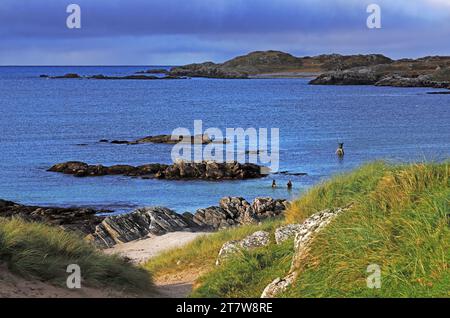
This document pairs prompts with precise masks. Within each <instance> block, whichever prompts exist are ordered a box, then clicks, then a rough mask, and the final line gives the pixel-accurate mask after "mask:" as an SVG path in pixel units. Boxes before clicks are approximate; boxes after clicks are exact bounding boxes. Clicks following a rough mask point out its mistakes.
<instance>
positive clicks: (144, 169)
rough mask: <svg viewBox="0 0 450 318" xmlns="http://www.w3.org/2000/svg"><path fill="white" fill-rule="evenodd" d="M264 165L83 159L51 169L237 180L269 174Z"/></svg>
mask: <svg viewBox="0 0 450 318" xmlns="http://www.w3.org/2000/svg"><path fill="white" fill-rule="evenodd" d="M263 168H264V167H261V166H258V165H256V164H251V163H243V164H241V163H238V162H232V163H217V162H212V161H208V162H198V163H197V162H183V161H180V162H176V163H174V164H172V165H165V164H146V165H141V166H130V165H113V166H109V167H108V166H103V165H89V164H87V163H84V162H80V161H68V162H63V163H58V164H55V165H53V166H52V167H50V168H49V169H48V170H47V171H51V172H59V173H64V174H70V175H73V176H75V177H97V176H105V175H125V176H132V177H143V178H158V179H168V180H183V179H185V180H189V179H202V180H233V179H236V180H237V179H239V180H243V179H253V178H262V177H264V176H265V174H264V173H263V172H264V169H263Z"/></svg>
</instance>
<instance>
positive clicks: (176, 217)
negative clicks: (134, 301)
mask: <svg viewBox="0 0 450 318" xmlns="http://www.w3.org/2000/svg"><path fill="white" fill-rule="evenodd" d="M219 204H220V206H216V207H210V208H207V209H199V210H197V211H196V212H195V213H194V214H192V213H189V212H186V213H183V214H177V213H176V212H174V211H172V210H170V209H167V208H161V207H150V208H141V209H137V210H134V211H133V212H131V213H128V214H123V215H116V216H108V217H106V218H105V219H104V220H103V221H102V222H101V223H100V224H99V225H98V226H97V227H96V228H95V231H94V232H93V234H92V235H91V236H90V237H89V238H90V240H91V241H93V242H94V243H95V244H96V245H97V246H99V247H101V248H104V247H112V246H113V245H115V244H117V243H125V242H130V241H134V240H137V239H142V238H145V237H146V236H148V235H149V234H153V235H162V234H165V233H168V232H174V231H198V230H201V231H215V230H218V229H221V228H227V227H231V226H239V225H243V224H249V223H253V222H258V221H259V220H261V219H264V218H267V217H273V216H277V215H281V214H282V213H283V212H284V210H285V208H286V206H287V201H285V200H274V199H272V198H256V199H255V200H254V201H253V204H252V205H250V204H249V203H248V202H247V201H246V200H244V199H243V198H238V197H225V198H222V199H221V200H220V203H219ZM254 207H258V210H257V211H255V210H254ZM251 244H252V243H248V242H244V243H243V246H250V245H251Z"/></svg>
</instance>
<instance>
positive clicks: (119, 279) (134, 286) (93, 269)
mask: <svg viewBox="0 0 450 318" xmlns="http://www.w3.org/2000/svg"><path fill="white" fill-rule="evenodd" d="M0 262H1V263H3V264H6V266H7V267H8V268H9V270H11V271H12V272H13V273H15V274H18V275H20V276H23V277H25V278H27V279H37V280H40V281H45V282H49V283H52V284H54V285H57V286H63V287H64V286H65V284H66V279H67V276H68V275H69V274H68V273H66V269H67V266H68V265H69V264H77V265H79V266H80V269H81V277H82V286H89V287H110V288H112V289H115V290H118V291H125V292H137V293H148V292H150V293H151V291H152V289H153V284H152V279H151V275H150V274H149V272H147V271H145V270H143V269H140V268H137V267H135V266H133V265H131V264H128V263H126V262H125V261H124V260H122V259H120V258H118V257H115V256H107V255H104V254H103V253H101V252H100V251H97V250H96V249H95V248H94V247H92V246H91V245H89V244H88V243H87V242H84V241H83V239H82V238H81V237H79V236H78V235H76V234H74V233H68V232H65V231H63V230H61V229H58V228H55V227H50V226H47V225H44V224H38V223H30V222H25V221H21V220H19V219H12V220H6V219H2V218H0Z"/></svg>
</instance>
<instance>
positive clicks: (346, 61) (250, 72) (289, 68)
mask: <svg viewBox="0 0 450 318" xmlns="http://www.w3.org/2000/svg"><path fill="white" fill-rule="evenodd" d="M391 61H392V60H391V59H389V58H387V57H385V56H383V55H378V54H372V55H349V56H344V55H339V54H330V55H319V56H314V57H310V56H306V57H295V56H293V55H291V54H288V53H284V52H280V51H256V52H251V53H249V54H247V55H244V56H238V57H236V58H233V59H231V60H229V61H226V62H224V63H219V64H217V63H213V62H205V63H198V64H189V65H185V66H180V67H174V68H172V69H171V70H170V72H169V74H170V75H174V76H189V77H207V78H230V79H233V78H234V79H236V78H237V79H239V78H253V77H257V78H261V77H271V74H273V76H274V77H303V76H304V74H308V76H314V75H316V74H317V73H322V72H326V71H331V70H337V69H342V68H350V67H356V66H369V65H377V64H381V63H388V62H391ZM293 74H295V76H293ZM302 74H303V75H302Z"/></svg>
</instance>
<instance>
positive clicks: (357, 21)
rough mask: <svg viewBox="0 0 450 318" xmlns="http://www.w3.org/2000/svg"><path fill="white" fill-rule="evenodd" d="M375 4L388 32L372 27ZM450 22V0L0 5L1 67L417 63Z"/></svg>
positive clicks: (110, 0)
mask: <svg viewBox="0 0 450 318" xmlns="http://www.w3.org/2000/svg"><path fill="white" fill-rule="evenodd" d="M372 2H376V3H378V4H379V5H380V6H381V7H382V23H383V29H382V30H376V31H375V30H368V29H367V28H366V24H365V22H366V18H367V16H368V14H367V13H366V7H367V5H368V4H369V3H372ZM70 3H76V4H79V5H80V6H81V8H82V28H81V29H80V30H69V29H67V28H66V25H65V21H66V18H67V15H68V14H67V13H66V7H67V5H68V4H70ZM449 17H450V1H447V0H416V1H406V0H400V1H387V0H381V1H375V0H372V1H366V0H71V1H64V0H1V2H0V37H1V40H2V41H1V43H0V63H1V64H9V63H16V64H28V63H31V64H35V63H43V62H42V61H44V60H45V61H47V60H48V61H49V62H51V61H55V63H69V64H78V63H82V64H85V63H88V64H89V63H101V64H105V63H106V64H108V63H133V64H134V63H138V64H139V63H144V62H148V63H155V62H156V59H162V60H161V62H162V63H165V62H172V63H183V62H190V61H191V60H203V59H224V58H226V57H230V56H233V55H236V54H240V53H244V52H245V51H246V50H253V49H284V50H289V51H290V52H292V53H299V54H315V53H326V52H333V51H339V52H344V53H351V52H373V51H381V52H384V51H385V53H386V54H389V53H391V54H393V55H401V54H405V55H414V54H420V53H421V52H422V51H423V49H424V47H423V45H424V44H427V45H433V46H434V47H433V48H432V49H434V50H435V51H436V52H439V53H442V52H445V51H446V50H448V49H449V45H448V44H445V43H446V42H449V41H442V39H443V38H445V37H447V38H448V33H449V29H450V28H449V26H450V23H449ZM375 32H378V33H375ZM412 34H414V35H416V36H415V37H414V38H413V37H412ZM406 40H408V41H406ZM383 49H384V51H383ZM402 51H403V53H402Z"/></svg>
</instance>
